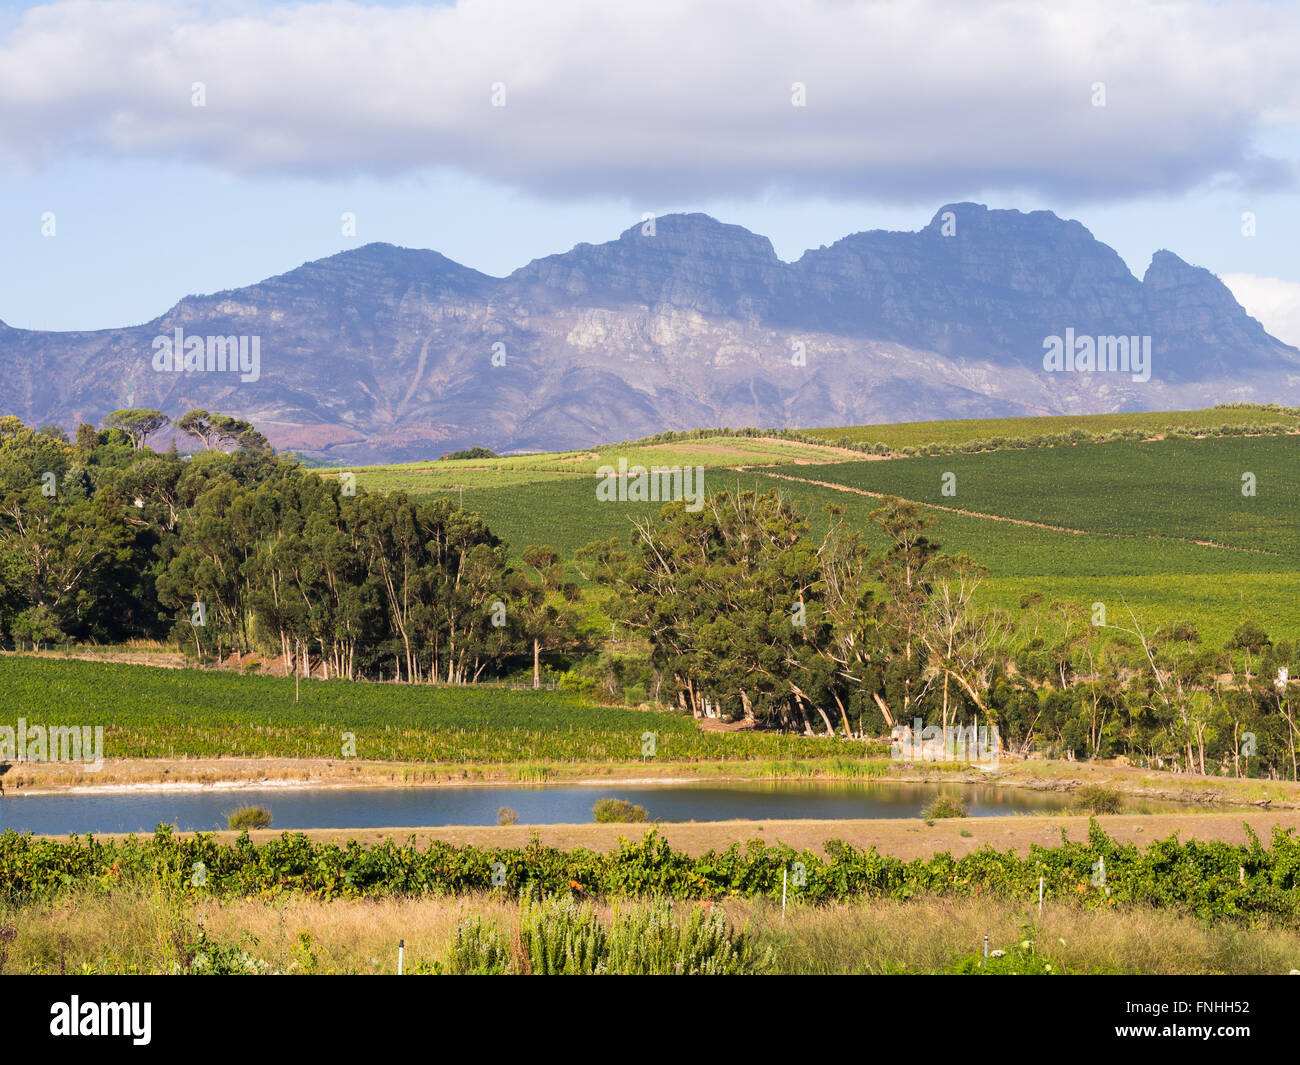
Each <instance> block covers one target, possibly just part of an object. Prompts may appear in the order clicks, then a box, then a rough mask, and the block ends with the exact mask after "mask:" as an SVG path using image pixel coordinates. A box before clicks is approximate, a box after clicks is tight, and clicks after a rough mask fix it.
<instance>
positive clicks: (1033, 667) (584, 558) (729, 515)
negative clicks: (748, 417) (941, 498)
mask: <svg viewBox="0 0 1300 1065" xmlns="http://www.w3.org/2000/svg"><path fill="white" fill-rule="evenodd" d="M156 414H157V412H149V411H119V412H114V414H113V415H110V417H109V418H108V419H107V420H106V422H105V424H104V425H103V426H102V427H101V428H99V429H96V428H94V427H91V426H88V425H83V426H81V427H80V428H79V429H78V431H77V433H76V436H75V439H73V440H69V439H68V438H67V437H66V434H64V433H63V432H62V431H61V430H58V429H53V428H44V429H39V430H34V429H31V428H28V427H26V426H24V425H23V424H22V423H21V422H20V421H19V420H18V419H16V418H12V417H8V418H0V637H3V638H6V639H9V640H12V641H13V642H14V643H16V644H27V645H34V646H40V645H42V644H46V643H51V642H77V641H86V642H98V643H118V642H122V641H125V640H128V639H135V638H149V639H161V640H171V641H174V642H175V643H176V644H177V645H178V646H180V647H183V648H185V649H187V650H188V651H189V652H190V653H192V654H194V655H196V656H198V657H199V658H202V659H205V660H212V659H217V660H221V659H229V658H231V657H232V656H238V660H239V661H240V662H243V661H244V660H245V658H246V657H247V656H250V655H256V656H269V657H272V658H276V659H279V661H280V662H281V663H282V665H283V668H284V669H286V670H296V671H299V672H304V673H310V674H311V675H314V676H320V677H325V678H346V679H352V680H358V679H376V680H377V679H382V680H389V681H401V682H408V683H439V684H472V683H476V682H481V681H485V680H500V679H502V678H504V677H507V676H522V677H528V678H529V679H531V682H532V683H533V684H534V685H539V684H540V683H541V682H542V677H543V670H544V669H545V670H546V671H547V672H548V674H549V675H551V676H558V677H559V678H560V680H561V682H562V683H564V684H565V685H566V686H571V687H573V688H575V689H576V690H578V691H580V692H583V693H584V694H587V695H589V696H592V697H596V698H605V699H610V700H619V701H629V702H642V701H645V702H650V703H654V704H658V705H669V706H674V707H676V708H677V709H679V710H680V711H681V712H683V713H690V714H694V715H697V716H711V717H712V716H716V717H721V718H724V719H730V720H735V721H749V722H752V723H753V724H754V725H755V726H756V727H765V728H783V729H793V730H799V731H802V732H805V733H807V734H814V733H823V734H827V735H841V736H848V737H859V736H880V735H886V734H888V733H889V732H890V731H891V729H893V728H895V727H898V726H903V725H911V724H912V723H913V722H914V721H916V720H917V719H920V720H921V721H923V722H924V723H926V724H935V725H940V726H953V725H961V726H969V725H971V724H987V725H994V726H997V727H998V729H999V732H1000V735H1001V739H1002V743H1003V744H1004V745H1005V746H1007V747H1011V748H1015V749H1020V750H1023V751H1026V752H1028V751H1032V750H1041V751H1046V752H1047V753H1050V754H1053V755H1057V756H1062V757H1067V758H1082V757H1089V756H1105V757H1113V756H1116V755H1123V756H1126V757H1128V758H1130V759H1131V760H1135V761H1139V762H1141V763H1142V764H1151V765H1163V766H1167V767H1177V768H1180V769H1183V770H1189V771H1197V772H1226V773H1235V774H1238V775H1259V774H1265V775H1283V776H1288V777H1292V778H1295V777H1296V776H1297V746H1298V741H1300V730H1298V729H1297V722H1296V720H1295V698H1294V695H1289V694H1288V691H1289V688H1290V687H1293V685H1291V686H1289V685H1287V684H1286V683H1285V680H1284V679H1283V678H1284V671H1289V672H1290V673H1292V674H1294V673H1296V672H1297V656H1298V653H1300V649H1298V648H1297V647H1296V646H1295V645H1294V644H1292V643H1290V642H1288V641H1276V642H1275V641H1273V640H1272V639H1270V637H1269V635H1268V634H1267V633H1266V632H1264V631H1263V630H1262V629H1261V628H1260V626H1259V625H1258V624H1256V623H1255V622H1254V621H1252V620H1250V619H1247V620H1245V621H1243V622H1242V624H1241V625H1240V626H1239V627H1238V629H1237V630H1236V632H1235V634H1234V635H1233V637H1232V639H1231V640H1230V641H1229V642H1228V643H1227V645H1226V646H1224V647H1221V648H1215V647H1209V646H1207V645H1206V644H1205V643H1204V642H1203V641H1202V640H1201V638H1200V635H1199V633H1198V632H1197V631H1196V628H1195V626H1194V625H1192V624H1190V623H1179V624H1173V625H1166V626H1163V627H1157V628H1154V629H1151V630H1148V628H1146V627H1144V625H1143V623H1142V621H1141V619H1140V618H1138V617H1137V615H1136V614H1134V613H1132V612H1129V611H1127V610H1126V609H1125V608H1124V607H1123V606H1122V604H1111V605H1110V613H1111V616H1110V618H1109V619H1108V622H1102V623H1098V619H1097V618H1096V617H1095V616H1092V614H1091V613H1090V611H1089V608H1088V607H1086V606H1085V605H1083V604H1075V603H1070V602H1066V601H1056V602H1050V603H1049V602H1045V601H1044V598H1043V597H1042V596H1041V595H1037V596H1036V595H1029V596H1026V597H1025V598H1024V599H1023V600H1022V601H1021V603H1020V609H1019V610H1018V611H1016V612H1007V611H1002V610H996V609H989V608H988V607H986V606H984V605H982V604H981V602H980V601H979V598H978V596H977V592H978V589H979V588H980V585H981V582H982V581H983V580H984V578H985V577H986V575H987V574H986V572H985V570H984V569H983V568H982V567H981V566H980V565H978V564H977V563H976V562H974V561H973V560H971V559H970V558H968V557H965V556H962V555H953V554H948V553H945V552H944V551H942V549H941V545H939V544H938V543H936V542H935V541H934V540H933V538H932V537H931V535H930V530H929V527H928V522H927V519H926V516H925V513H924V511H923V510H922V508H920V507H918V506H916V505H915V504H911V503H907V502H904V501H901V500H888V501H885V502H883V503H882V505H881V506H880V507H879V508H878V509H877V510H876V511H875V512H874V513H872V514H871V515H870V519H869V522H870V526H869V528H855V527H853V525H852V524H851V523H850V522H849V521H848V519H847V518H846V517H845V514H844V512H843V511H842V510H839V509H838V508H835V507H830V508H829V510H830V515H829V516H830V522H829V525H828V528H827V530H826V532H825V533H824V534H822V535H821V536H819V537H814V536H813V535H812V534H811V532H810V521H809V515H808V513H807V512H806V511H805V510H804V509H803V508H802V507H801V505H800V504H799V503H798V502H796V501H794V500H791V499H789V498H785V497H783V496H782V495H780V494H779V493H775V492H773V493H768V494H765V495H759V494H755V493H753V492H737V493H734V494H728V493H724V494H720V495H717V496H714V497H713V498H712V499H710V500H709V501H708V502H707V504H706V505H705V506H704V507H703V509H701V510H698V511H688V510H686V509H685V507H684V506H683V505H682V504H681V503H669V504H666V505H665V506H664V507H663V508H662V510H661V512H660V514H659V515H658V516H657V517H656V518H655V519H653V520H647V521H640V522H637V523H635V524H632V525H631V526H630V529H631V531H630V534H629V536H628V537H627V538H626V539H625V540H611V541H607V542H601V543H595V544H591V545H589V546H587V547H586V548H584V549H582V550H581V551H579V552H578V553H577V554H576V555H575V557H574V558H573V559H571V560H566V559H562V558H561V557H560V556H559V555H558V553H557V552H556V551H554V550H553V549H551V548H549V547H546V546H539V545H530V546H528V547H526V548H525V549H524V550H523V551H522V552H520V553H519V554H518V555H517V556H515V557H512V556H511V554H510V552H509V550H508V545H506V544H505V543H503V542H501V541H500V540H499V539H498V538H497V537H496V536H494V535H493V534H492V532H491V530H490V529H488V528H487V526H486V525H485V524H484V523H483V521H482V520H481V519H480V518H479V517H478V516H477V515H475V514H473V513H471V512H468V511H465V510H462V509H461V508H460V507H459V506H458V505H457V503H456V502H455V501H454V500H452V499H449V498H433V499H417V498H411V497H409V496H407V495H406V494H404V493H401V492H392V493H373V492H368V491H366V490H364V489H362V488H355V489H352V488H350V486H349V485H348V484H347V483H343V482H341V481H340V480H339V479H336V478H332V477H328V476H322V475H321V474H319V473H316V472H312V471H309V470H307V469H305V468H303V467H302V466H301V464H299V463H298V462H297V461H296V460H294V459H293V457H292V456H284V455H276V454H275V453H273V452H272V450H271V449H270V448H269V447H268V446H267V445H266V441H265V438H264V437H262V435H261V434H260V433H258V432H257V431H256V430H255V429H253V427H252V426H249V425H248V424H247V423H241V422H239V421H238V420H237V419H229V418H225V417H224V416H222V415H219V414H211V413H209V412H206V411H196V412H191V414H190V415H186V416H184V417H182V418H180V419H177V421H176V422H175V423H174V424H175V425H176V426H177V427H178V428H182V427H183V426H188V427H189V428H188V429H184V428H182V431H184V432H188V433H189V435H191V436H192V437H193V438H194V439H195V440H196V441H198V442H200V443H202V444H203V445H204V449H203V450H201V451H196V452H195V453H193V454H191V455H182V454H179V453H178V452H177V451H176V450H175V448H174V446H173V448H172V449H171V450H169V451H167V452H156V451H154V450H153V449H151V448H150V447H149V446H148V443H147V441H148V438H149V436H151V435H153V433H155V432H157V430H158V429H159V428H161V425H157V424H154V423H155V422H156V421H157V419H156V418H154V417H153V415H156ZM191 415H192V416H191ZM159 417H161V416H159ZM151 426H152V428H151ZM593 505H594V504H593ZM574 577H576V578H578V579H577V580H575V579H574ZM611 629H612V631H611Z"/></svg>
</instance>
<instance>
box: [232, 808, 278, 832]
mask: <svg viewBox="0 0 1300 1065" xmlns="http://www.w3.org/2000/svg"><path fill="white" fill-rule="evenodd" d="M271 820H272V818H271V811H270V810H268V809H267V808H266V807H265V806H241V807H240V808H239V809H238V810H236V811H235V812H234V813H232V814H230V815H229V816H228V817H227V818H226V827H228V828H229V829H230V830H231V831H232V832H242V831H244V830H245V829H249V828H270V827H271Z"/></svg>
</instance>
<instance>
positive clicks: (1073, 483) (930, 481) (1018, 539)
mask: <svg viewBox="0 0 1300 1065" xmlns="http://www.w3.org/2000/svg"><path fill="white" fill-rule="evenodd" d="M1264 424H1267V425H1269V426H1271V427H1272V429H1271V430H1270V432H1269V433H1268V434H1267V435H1233V431H1232V429H1231V427H1234V426H1235V427H1237V430H1242V429H1244V428H1247V427H1251V426H1259V425H1264ZM1292 425H1300V419H1297V418H1296V416H1295V415H1294V414H1293V413H1291V412H1286V411H1281V410H1270V409H1267V408H1258V407H1243V408H1236V407H1223V408H1215V409H1213V410H1207V411H1181V412H1174V413H1164V414H1161V413H1157V414H1151V413H1142V414H1112V415H1089V416H1084V417H1079V418H1049V419H1040V418H1032V419H995V420H979V421H969V422H927V423H917V424H916V425H911V426H907V425H902V426H874V427H864V428H861V429H855V430H852V431H845V430H831V429H826V430H813V431H810V432H809V433H807V434H799V435H800V436H802V437H803V438H804V439H777V438H773V437H761V436H728V435H721V434H700V435H699V436H698V437H691V436H685V437H683V436H681V435H679V436H676V437H674V438H672V439H670V440H665V441H654V442H642V443H637V444H623V445H613V446H610V447H603V448H600V449H596V450H592V451H588V452H571V453H566V454H562V455H560V454H552V455H531V456H522V457H514V458H503V459H495V460H487V461H483V460H477V461H468V462H435V463H424V464H414V465H411V466H386V467H374V468H370V469H363V470H358V471H356V472H357V481H358V483H359V484H361V485H367V486H370V487H372V488H378V489H397V488H401V489H404V490H407V491H410V492H412V493H414V494H433V493H437V492H452V493H455V494H456V495H457V498H463V504H464V506H465V508H466V509H469V510H473V511H475V512H477V513H479V514H481V515H482V517H483V518H484V520H485V521H486V522H487V523H488V525H489V527H491V528H492V530H493V531H494V532H495V533H496V534H497V535H498V536H500V537H501V538H502V539H504V540H506V541H507V542H508V543H509V544H510V546H511V550H512V551H513V552H516V553H517V552H519V551H521V550H522V549H523V547H524V546H526V545H528V544H533V543H540V544H550V545H552V546H554V547H555V548H557V549H558V550H559V551H560V552H561V554H563V555H564V556H565V557H570V558H571V557H572V555H573V553H574V552H575V551H576V550H577V549H578V548H580V547H582V546H583V545H585V544H587V543H590V542H591V541H593V540H599V539H605V538H608V537H613V536H618V537H624V536H626V535H627V533H628V531H629V530H630V528H631V523H632V522H633V521H634V520H636V519H638V518H649V517H653V516H654V515H655V514H656V513H657V512H658V509H659V506H660V504H658V503H633V502H621V503H620V502H600V501H598V499H597V497H596V491H595V488H596V484H597V479H596V476H595V471H596V469H597V468H598V467H599V466H601V465H606V464H608V465H613V464H616V463H617V461H618V459H619V458H626V459H627V460H628V463H629V464H630V465H634V464H637V463H640V464H642V465H646V466H650V465H655V464H658V465H664V466H672V465H684V464H689V465H703V466H704V467H705V490H706V492H708V493H715V492H718V491H723V490H733V491H734V490H735V489H737V488H739V489H753V490H757V491H760V492H765V491H769V490H776V491H780V492H782V493H783V494H785V495H786V496H788V497H790V498H794V499H798V500H800V501H802V502H804V503H805V504H806V505H807V507H808V509H809V511H810V514H811V520H812V525H813V529H814V532H815V533H816V532H820V531H821V530H822V529H824V528H825V526H826V522H827V520H828V519H827V517H826V515H825V513H824V508H825V506H826V505H827V504H834V505H836V506H839V507H841V508H843V510H844V511H845V513H846V515H847V517H848V520H850V521H851V522H852V523H853V524H854V525H856V526H858V527H860V528H863V529H866V530H867V532H868V535H872V534H874V530H873V529H872V528H871V527H870V526H869V524H868V521H867V516H868V515H869V514H870V513H871V511H872V510H874V509H875V508H876V507H877V506H879V503H880V500H879V496H881V495H897V496H901V497H902V498H905V499H910V500H913V501H915V502H918V503H920V504H922V505H924V506H925V507H926V508H927V511H928V515H929V517H930V518H931V520H932V522H933V526H932V533H933V537H934V539H936V540H937V541H938V542H939V543H940V544H941V545H942V547H943V549H944V550H945V551H950V552H961V553H964V554H968V555H971V556H972V557H973V558H975V559H976V560H977V561H979V562H980V563H982V564H983V565H984V566H985V567H987V569H988V570H989V580H988V581H987V582H986V583H985V585H984V586H983V588H982V589H981V594H982V596H983V598H984V600H985V601H986V602H987V603H990V604H997V605H1001V606H1005V607H1008V608H1014V607H1018V605H1019V602H1020V600H1021V599H1022V598H1023V597H1024V596H1026V595H1028V594H1030V593H1032V592H1041V593H1043V595H1044V597H1045V599H1046V600H1047V601H1048V602H1052V601H1057V600H1061V599H1072V600H1076V601H1080V602H1085V603H1089V604H1091V603H1093V602H1097V601H1101V602H1105V603H1107V604H1108V609H1111V608H1112V606H1113V607H1114V608H1117V609H1120V610H1121V611H1123V609H1124V606H1123V605H1124V604H1128V605H1130V606H1132V607H1133V608H1134V609H1135V610H1139V611H1140V612H1141V613H1142V615H1143V617H1144V618H1145V619H1149V620H1150V621H1151V622H1152V623H1156V624H1159V623H1164V622H1169V621H1174V620H1184V619H1186V620H1191V621H1193V622H1194V623H1196V624H1197V625H1198V626H1199V627H1200V628H1201V630H1202V633H1203V635H1204V636H1205V637H1206V638H1207V639H1210V640H1213V641H1215V642H1221V641H1222V640H1223V639H1226V637H1227V636H1228V635H1229V634H1230V633H1231V632H1232V630H1233V628H1235V627H1236V625H1237V624H1238V623H1239V622H1240V621H1241V620H1242V619H1243V618H1244V617H1246V616H1247V615H1249V616H1252V617H1254V618H1255V619H1256V620H1258V621H1259V622H1260V623H1261V624H1263V625H1264V627H1265V628H1266V629H1267V630H1268V631H1269V632H1270V633H1272V634H1273V635H1274V636H1275V637H1300V613H1298V612H1297V611H1295V609H1294V604H1295V603H1296V602H1297V600H1298V599H1300V435H1296V434H1295V433H1294V432H1292V430H1291V429H1290V426H1292ZM1222 426H1228V427H1230V430H1229V433H1228V435H1220V434H1218V433H1215V432H1209V430H1211V429H1215V428H1217V427H1222ZM1175 428H1181V429H1190V430H1196V431H1198V432H1205V433H1206V435H1203V436H1200V437H1197V438H1192V437H1191V436H1189V435H1184V434H1183V433H1182V432H1174V433H1170V434H1169V435H1168V436H1166V437H1165V438H1163V439H1160V438H1159V437H1160V436H1161V434H1162V433H1163V431H1165V430H1170V429H1175ZM1074 430H1080V431H1083V432H1086V433H1088V434H1093V436H1094V437H1103V436H1104V435H1105V434H1120V433H1129V434H1132V435H1135V436H1137V437H1140V438H1141V439H1124V438H1119V437H1114V438H1111V439H1109V440H1108V442H1104V443H1094V442H1081V443H1074V444H1070V445H1064V446H1063V445H1062V444H1061V443H1060V437H1059V434H1062V433H1068V432H1071V431H1074ZM846 433H847V435H848V437H849V438H851V439H852V440H855V441H857V442H859V443H862V442H867V441H877V440H883V441H886V442H888V443H889V446H890V447H891V448H895V449H901V448H902V447H914V446H918V445H919V444H926V443H937V444H942V445H944V446H964V445H969V444H971V442H973V441H989V440H992V439H995V438H997V437H1001V438H1003V443H1002V444H1000V445H999V447H998V449H996V450H990V451H980V450H973V451H972V452H971V453H952V454H944V455H936V456H929V457H926V456H917V457H908V458H895V459H890V460H881V459H878V458H877V459H871V460H867V459H865V458H864V457H863V456H861V455H860V454H858V453H854V452H852V451H847V450H842V449H836V448H833V447H823V446H817V445H814V444H810V443H808V442H807V437H809V436H821V437H822V438H824V439H826V440H827V441H839V440H840V439H842V438H845V437H846ZM837 434H838V435H837ZM1035 436H1053V437H1054V439H1055V441H1056V446H1037V447H1024V446H1010V445H1008V444H1007V443H1006V442H1007V441H1011V440H1022V441H1023V440H1025V439H1029V438H1033V437H1035ZM1248 473H1249V474H1253V475H1254V481H1255V494H1254V495H1253V496H1251V495H1243V494H1242V485H1243V475H1244V474H1248ZM945 474H951V475H952V478H951V479H950V480H949V481H948V483H949V485H950V486H951V490H952V494H945V492H944V484H945V478H944V475H945Z"/></svg>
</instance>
